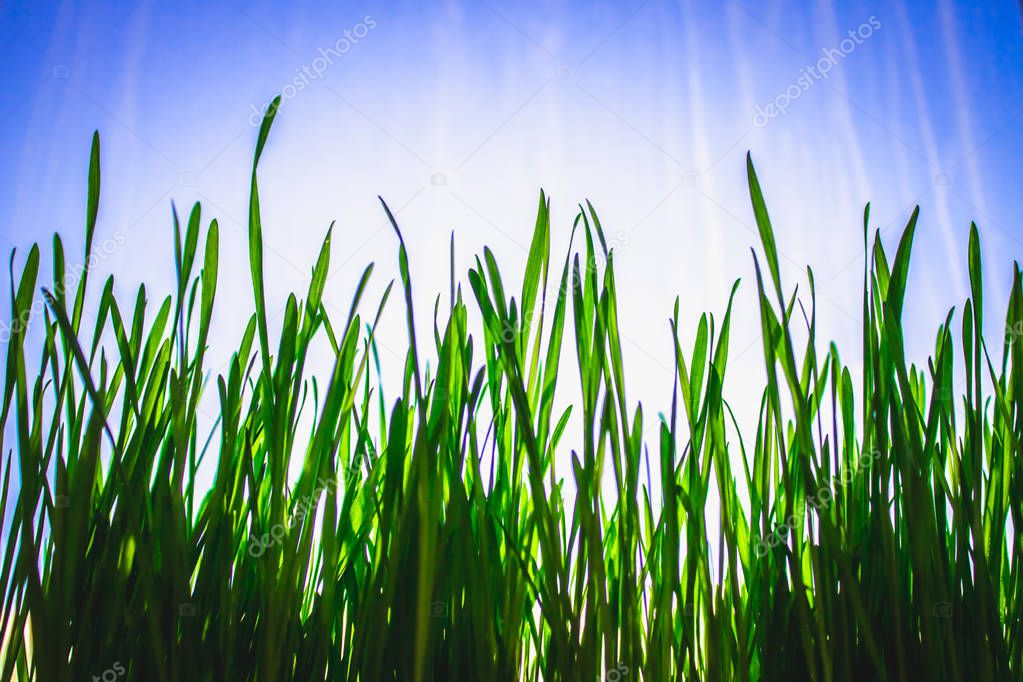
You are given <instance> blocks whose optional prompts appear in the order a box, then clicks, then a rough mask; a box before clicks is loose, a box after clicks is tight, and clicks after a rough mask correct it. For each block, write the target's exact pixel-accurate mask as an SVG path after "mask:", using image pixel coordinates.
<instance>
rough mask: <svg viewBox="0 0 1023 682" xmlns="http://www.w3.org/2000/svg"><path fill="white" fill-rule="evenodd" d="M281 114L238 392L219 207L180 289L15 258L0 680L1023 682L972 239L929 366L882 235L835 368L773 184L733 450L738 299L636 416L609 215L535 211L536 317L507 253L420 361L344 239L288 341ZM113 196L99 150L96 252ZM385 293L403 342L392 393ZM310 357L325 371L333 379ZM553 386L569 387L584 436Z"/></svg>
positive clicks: (1006, 401)
mask: <svg viewBox="0 0 1023 682" xmlns="http://www.w3.org/2000/svg"><path fill="white" fill-rule="evenodd" d="M275 114H276V106H271V108H270V110H269V112H268V114H267V116H266V118H265V119H264V121H263V125H262V128H261V129H260V133H259V138H258V143H257V147H256V152H255V160H254V163H253V170H252V187H251V202H250V214H249V255H250V263H251V273H252V289H253V291H254V310H255V312H254V314H253V316H252V318H251V321H250V322H249V324H248V326H247V328H245V329H238V330H236V334H235V336H233V337H232V338H240V339H241V340H240V342H238V343H237V352H236V353H235V355H234V357H233V360H232V362H231V363H230V365H229V369H228V370H227V371H226V372H225V373H223V374H221V375H219V376H217V375H213V376H209V377H208V375H209V373H210V372H211V367H209V366H208V364H206V363H205V360H206V352H207V348H208V346H209V345H210V338H209V329H210V322H211V316H212V315H213V314H214V312H213V311H214V310H215V307H216V300H215V294H216V289H217V266H218V256H219V254H218V228H217V223H216V221H215V220H214V221H212V222H211V223H210V224H209V225H208V226H206V225H204V223H203V221H202V219H201V214H200V210H199V207H198V205H197V206H196V208H195V209H194V210H193V211H192V213H191V215H190V216H189V217H188V219H187V220H185V221H183V222H182V223H181V224H178V222H177V220H175V225H174V229H175V243H176V249H175V254H174V256H175V264H176V267H177V272H178V282H179V284H178V288H177V292H176V294H175V295H173V296H170V297H168V298H166V299H165V300H155V301H153V300H149V299H148V298H147V294H146V292H145V290H144V289H143V288H140V289H139V293H138V297H137V298H136V299H135V300H134V301H130V302H126V301H116V300H115V298H114V296H113V294H112V291H113V288H112V280H108V281H107V282H106V283H94V282H92V281H91V280H90V277H89V274H88V271H85V272H83V273H81V276H80V277H74V278H70V277H67V276H66V273H67V269H66V266H65V256H64V253H63V249H62V246H61V241H60V239H59V237H57V238H55V239H54V242H53V246H52V258H53V272H54V283H51V284H45V283H41V282H39V281H37V280H38V277H39V267H40V258H41V255H40V250H39V249H38V247H33V248H32V250H31V251H30V252H29V253H28V254H27V255H24V256H22V255H21V254H18V255H17V257H16V258H12V272H11V281H12V284H11V306H12V311H13V314H12V324H11V327H10V329H11V336H10V340H9V343H8V344H7V347H6V375H5V376H6V380H5V386H4V397H3V408H2V409H3V411H2V415H0V421H2V422H3V431H2V433H3V436H2V437H3V441H2V443H0V444H2V448H0V450H2V452H3V453H4V460H5V461H4V471H3V489H2V500H0V518H2V519H7V520H8V521H7V522H6V525H5V526H4V529H3V533H4V542H3V544H2V546H0V551H2V552H3V554H2V559H0V561H2V563H0V597H2V613H3V617H2V618H3V620H2V631H3V642H2V652H0V679H2V680H8V679H14V680H39V681H40V682H48V681H50V680H90V679H103V680H106V681H107V682H109V681H110V680H114V679H125V680H146V681H171V680H173V681H177V680H189V681H193V680H260V681H266V682H270V681H274V680H292V679H294V680H325V679H326V680H362V681H363V682H370V681H375V680H411V681H415V682H418V681H420V680H437V681H448V680H452V681H454V680H548V681H555V680H587V681H592V680H606V681H609V682H623V681H624V682H629V681H631V680H650V681H656V682H661V681H664V680H744V681H745V680H778V679H785V680H819V681H821V682H825V681H826V682H830V681H832V680H834V681H836V682H837V681H856V682H861V681H863V680H893V681H894V680H898V681H910V680H912V681H915V680H970V681H971V682H995V681H997V682H1004V681H1009V680H1013V681H1018V680H1021V679H1023V629H1021V617H1023V546H1021V543H1020V541H1019V538H1018V533H1019V529H1021V528H1023V450H1021V440H1023V334H1020V333H1016V330H1023V282H1021V276H1020V270H1019V267H1018V265H1017V266H1015V267H1014V275H1013V282H1012V292H1011V294H1010V296H1009V306H1008V311H1007V312H1006V313H1005V328H1006V330H1007V333H1006V335H1005V336H1004V338H1002V337H999V338H997V339H988V341H987V342H985V340H984V338H983V336H982V333H981V330H982V328H983V315H984V314H985V312H986V313H987V314H989V315H990V314H995V312H994V311H985V310H984V307H983V288H982V284H981V279H980V273H981V265H980V247H979V243H978V235H977V230H976V228H973V229H972V230H971V232H970V242H969V270H970V281H971V284H972V294H971V296H970V299H969V300H968V301H966V302H965V304H964V305H963V306H961V307H960V308H959V309H957V310H955V311H950V312H949V315H948V317H947V319H945V320H944V321H943V322H942V323H941V324H940V325H939V326H938V327H937V332H936V334H935V336H934V352H933V355H932V356H931V357H930V358H929V359H928V360H927V362H926V366H921V367H917V366H914V365H913V364H910V362H909V360H908V359H907V358H906V357H905V355H904V343H903V328H902V323H901V319H902V313H903V307H904V305H905V301H906V279H907V272H908V268H909V267H910V251H911V247H912V244H913V235H914V230H915V227H916V222H917V214H916V213H914V214H913V216H912V218H911V219H910V221H909V224H908V225H907V226H906V228H905V231H904V233H903V235H902V238H901V241H900V243H899V246H898V250H897V252H896V253H895V255H894V258H891V259H890V258H889V256H888V255H887V254H886V253H885V251H884V249H883V248H882V246H881V242H880V239H879V238H878V237H877V236H875V235H870V234H868V232H867V224H868V216H867V215H864V221H863V224H864V245H865V247H867V253H868V254H869V257H868V258H867V263H865V265H864V273H863V287H864V296H863V313H862V314H863V322H864V328H863V357H862V367H863V370H862V373H860V374H858V375H854V374H852V373H851V372H850V371H849V370H848V369H847V368H846V366H845V365H844V364H843V361H842V358H841V357H840V355H839V352H838V349H837V348H836V346H835V345H833V344H831V345H827V346H822V347H818V344H817V340H816V335H815V328H816V327H815V310H814V294H813V286H814V285H813V277H812V273H810V272H809V271H808V279H809V281H808V282H807V283H808V284H809V290H808V291H806V284H807V283H804V286H803V287H802V288H801V291H802V293H801V294H800V296H799V299H798V300H797V298H796V296H795V293H794V292H795V286H794V285H793V284H788V285H787V284H785V283H783V282H782V281H781V278H780V273H779V266H778V258H777V255H776V249H775V242H774V234H773V231H772V227H771V223H770V221H769V218H768V213H767V209H766V207H765V205H764V199H763V196H762V194H761V190H760V186H759V183H758V181H757V176H756V174H755V172H754V169H753V165H752V162H750V163H749V164H748V173H749V189H750V197H751V201H752V206H753V211H754V213H755V216H756V222H757V225H758V227H759V232H760V237H761V244H760V249H759V250H758V252H757V253H756V254H755V261H754V268H753V270H754V272H755V279H752V282H753V283H754V284H755V286H756V287H757V289H756V291H758V295H759V302H760V320H761V325H762V336H763V343H762V351H763V358H764V366H765V368H766V376H767V383H766V385H765V386H763V389H762V401H761V408H760V413H759V418H758V420H757V424H758V427H757V429H756V432H755V433H743V434H742V437H741V438H740V437H739V434H738V433H737V429H738V426H737V424H736V419H735V418H734V416H733V414H732V413H731V410H730V408H729V406H728V403H727V402H726V401H725V400H724V399H723V387H724V385H725V382H726V378H727V377H726V375H727V369H728V368H727V362H726V360H727V358H728V347H729V318H730V310H731V304H729V310H726V311H725V312H724V314H723V315H721V316H720V317H716V316H710V315H705V316H703V317H701V318H700V320H699V321H698V323H697V325H696V327H695V328H696V330H697V331H696V337H695V338H696V340H695V343H694V344H693V347H691V348H684V347H683V346H682V344H681V343H680V342H679V341H678V339H679V337H680V336H681V331H680V327H682V326H684V325H690V322H687V321H683V320H679V319H678V310H677V308H676V311H675V314H674V316H673V321H672V330H673V332H674V335H675V339H676V341H675V358H676V369H677V381H676V382H675V388H674V391H673V393H672V394H671V395H670V396H667V395H666V396H665V400H664V403H663V404H662V405H659V406H657V407H656V408H655V409H654V410H650V409H647V410H643V409H642V408H637V409H635V410H634V411H633V410H631V409H630V403H629V402H627V401H626V399H625V386H626V380H627V377H628V372H627V369H626V368H625V367H624V366H623V360H622V350H621V343H620V335H619V326H618V312H617V289H618V287H619V286H627V283H620V282H616V281H615V276H614V255H613V252H611V253H607V250H606V246H605V245H606V241H605V239H604V233H603V231H602V228H601V224H600V221H599V220H598V218H597V215H596V213H595V212H594V211H593V209H592V208H591V207H589V206H588V205H587V207H586V208H585V209H582V210H581V211H580V213H579V214H578V216H577V218H576V221H575V225H574V226H573V228H572V229H573V237H574V239H573V244H574V247H573V248H570V250H569V253H568V254H567V255H566V256H565V257H564V259H562V258H560V257H557V256H555V255H554V254H551V252H550V234H551V232H550V231H551V226H550V222H549V213H548V210H549V203H548V200H547V199H546V197H544V196H543V195H541V198H540V202H539V207H538V211H537V219H536V228H535V232H534V235H533V239H532V244H531V248H530V253H529V258H528V262H527V264H526V267H525V272H524V276H522V278H521V279H522V281H523V285H522V290H521V292H514V294H515V295H511V294H512V292H510V291H507V290H506V288H505V285H504V284H503V283H502V277H501V272H500V270H499V268H498V264H497V263H496V262H495V260H494V258H493V257H492V255H491V254H490V252H489V251H487V252H485V253H484V254H483V255H482V257H481V258H479V259H477V261H476V265H475V267H474V268H472V269H471V270H470V271H469V272H468V276H467V282H468V287H466V288H465V289H464V290H463V289H462V288H461V287H460V286H459V285H458V284H457V282H459V281H463V282H464V281H466V280H465V278H463V277H462V276H461V275H460V274H459V275H458V276H456V273H454V272H452V286H451V291H450V292H445V293H446V294H447V295H446V296H444V297H443V298H442V299H441V305H440V310H438V311H436V312H435V314H434V319H435V320H436V323H435V325H434V327H433V329H434V333H433V334H432V336H430V337H429V338H422V337H419V338H417V336H416V333H415V330H416V329H417V326H416V325H414V324H413V320H414V319H419V316H422V315H424V314H429V313H430V312H431V311H430V310H429V309H428V308H422V307H418V308H416V309H415V312H414V311H413V306H414V304H416V305H420V304H421V303H422V302H421V301H419V300H414V298H415V297H414V294H415V293H417V292H416V289H415V287H414V285H413V282H412V274H413V273H410V271H409V266H408V260H407V257H406V252H405V246H404V242H403V241H402V242H401V246H400V249H399V252H398V259H399V265H400V273H401V277H400V280H399V281H396V282H394V283H392V284H393V287H388V288H387V290H386V293H385V294H384V295H383V297H382V300H379V301H375V300H374V301H366V300H364V299H363V296H362V294H363V291H364V289H365V285H366V283H367V282H368V281H369V279H370V277H371V271H372V267H370V268H367V269H366V271H365V273H364V275H363V278H362V280H361V282H360V284H359V286H358V288H357V289H356V291H354V292H352V293H353V298H352V306H351V312H350V313H349V314H348V316H347V317H346V318H345V319H340V318H338V317H334V318H331V317H330V316H329V315H328V314H327V311H326V309H325V307H324V305H323V303H322V295H323V290H324V282H325V278H326V275H327V273H328V271H329V261H330V257H331V237H330V234H329V233H328V234H327V237H326V239H325V240H324V243H323V250H322V252H321V255H320V257H319V259H318V261H317V262H316V264H315V266H314V268H313V270H312V280H311V284H310V287H309V290H308V292H306V293H305V296H304V299H299V298H298V297H296V296H292V297H291V298H290V299H289V300H288V305H287V308H286V311H285V314H284V318H283V323H282V324H281V327H280V329H279V330H278V329H269V328H268V326H269V324H268V321H267V312H266V305H265V301H264V298H265V296H264V280H263V257H262V225H261V221H260V210H259V198H258V197H259V195H258V191H257V172H256V171H257V166H258V163H259V157H260V154H261V152H262V150H263V147H264V144H265V143H266V140H267V136H268V134H269V131H270V127H271V124H272V121H273V117H274V115H275ZM99 191H100V165H99V140H98V137H97V138H94V142H93V155H92V160H91V164H90V169H89V192H88V197H89V198H88V216H87V233H86V257H88V255H89V253H90V252H91V249H92V241H93V235H94V233H95V226H96V220H97V212H98V206H99ZM383 210H384V211H385V212H386V213H387V216H388V217H389V218H390V219H391V222H392V224H393V225H394V230H395V232H396V233H397V236H398V238H399V239H400V238H401V233H400V232H399V227H398V225H397V224H396V223H394V218H393V216H391V213H390V211H389V210H388V209H387V207H386V205H385V206H384V207H383ZM868 213H869V207H868ZM597 262H599V263H601V267H599V268H597V267H588V266H587V265H586V264H591V263H597ZM15 263H17V264H18V272H15V271H14V270H15V269H14V264H15ZM580 263H582V264H583V265H582V266H581V265H580ZM605 263H606V265H605ZM1006 266H1008V263H1006ZM518 279H519V278H516V280H515V281H518ZM68 281H71V282H73V283H74V286H70V287H69V286H66V283H67V282H68ZM87 285H91V286H94V287H99V288H100V289H101V290H102V292H103V293H102V296H101V302H100V304H99V307H98V309H96V310H93V311H92V315H91V316H90V317H91V318H92V319H95V320H96V324H95V325H88V327H87V326H86V325H85V324H84V323H83V312H84V307H85V291H86V287H87ZM40 288H42V289H43V293H42V297H43V298H44V299H45V307H44V308H42V307H41V306H40V304H39V303H38V301H39V300H40V294H39V289H40ZM548 292H553V294H551V295H549V293H548ZM733 295H734V289H733ZM34 301H35V302H36V303H35V304H34ZM445 302H446V303H447V305H444V303H445ZM385 304H386V305H392V306H394V305H397V306H400V307H401V308H402V309H403V310H405V311H406V312H407V320H408V324H407V329H408V354H407V359H406V363H405V371H404V382H403V385H402V386H400V387H387V388H388V390H386V391H385V387H383V386H381V385H380V381H379V380H378V379H377V378H376V377H377V376H379V372H378V370H377V367H378V366H379V358H378V356H377V354H376V352H375V348H374V343H373V333H374V330H375V328H376V323H377V321H378V320H379V316H380V311H381V310H382V309H383V307H384V305H385ZM33 305H36V306H37V308H40V310H41V313H42V314H41V316H37V317H40V318H41V319H38V320H37V321H36V322H35V323H34V324H33V325H32V326H31V328H29V326H28V325H27V323H26V321H27V320H28V318H29V316H30V315H32V307H33ZM474 326H475V327H476V328H482V329H483V333H482V335H480V334H476V335H475V336H473V335H470V333H469V330H470V329H471V328H474ZM954 326H955V328H954ZM30 332H31V333H30ZM278 337H279V338H280V339H281V341H280V344H279V346H277V347H271V345H270V339H271V338H278ZM954 338H955V340H954ZM797 339H801V340H797ZM314 342H316V343H321V342H326V343H328V344H329V346H330V347H331V349H332V350H333V356H334V358H335V360H334V365H333V369H332V371H331V372H329V373H323V374H322V375H320V376H310V375H309V373H307V372H306V369H307V368H306V360H307V357H308V352H309V348H310V345H311V344H312V343H314ZM218 343H219V340H218ZM30 348H31V349H35V350H33V351H32V352H31V353H30V351H29V349H30ZM427 367H429V368H432V369H425V368H427ZM953 376H955V377H956V378H957V381H962V379H963V378H965V385H966V390H965V392H964V393H963V394H961V395H955V394H954V393H953V389H952V387H953V386H954V385H957V381H954V380H953ZM958 385H961V384H958ZM566 386H567V388H566ZM556 390H558V391H560V392H559V393H558V394H557V395H562V394H563V393H564V392H567V391H576V392H578V393H579V395H580V396H581V399H580V400H578V401H574V402H575V404H574V405H573V406H572V407H571V409H570V410H566V411H563V412H562V411H561V407H560V404H561V401H560V400H555V395H556ZM399 393H400V394H399ZM200 401H204V405H213V406H216V408H217V409H218V412H217V414H218V417H217V421H216V425H215V428H214V430H213V432H212V433H208V432H206V431H205V429H204V430H200V429H199V428H198V426H197V422H198V421H199V420H198V417H197V410H198V406H199V403H200ZM669 401H670V402H669ZM556 405H557V406H558V407H557V409H556ZM658 411H660V413H662V414H663V415H664V416H663V417H662V418H660V419H659V420H658V418H657V417H656V416H655V415H656V414H657V413H658ZM570 414H571V417H570ZM307 424H308V425H311V427H309V428H307V427H306V426H305V425H307ZM649 425H653V426H654V427H655V428H654V429H653V430H649V433H650V434H651V435H652V434H656V437H652V438H650V439H649V442H647V441H644V439H643V434H644V432H645V431H646V430H647V429H648V428H649ZM651 461H653V466H651ZM201 466H202V467H206V468H208V469H209V470H210V471H212V476H211V482H210V483H209V484H208V485H206V484H202V483H199V482H198V481H197V471H198V470H199V468H200V467H201ZM299 468H300V471H301V473H300V475H298V476H297V478H296V477H295V476H289V472H294V471H297V470H298V469H299ZM12 469H13V470H14V471H13V473H12ZM651 471H654V472H658V475H657V476H651ZM570 489H571V490H572V491H574V492H572V493H571V494H569V490H570ZM712 498H713V499H715V500H719V502H718V503H715V504H713V505H710V504H708V500H709V499H712ZM1013 529H1016V530H1013ZM1014 536H1015V537H1014Z"/></svg>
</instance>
